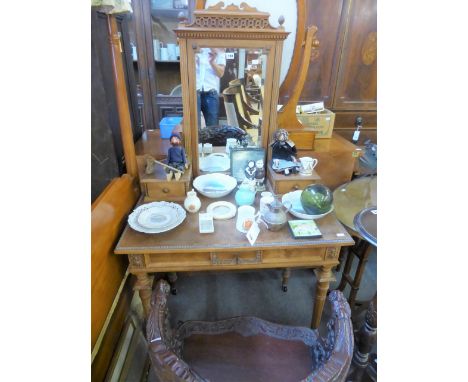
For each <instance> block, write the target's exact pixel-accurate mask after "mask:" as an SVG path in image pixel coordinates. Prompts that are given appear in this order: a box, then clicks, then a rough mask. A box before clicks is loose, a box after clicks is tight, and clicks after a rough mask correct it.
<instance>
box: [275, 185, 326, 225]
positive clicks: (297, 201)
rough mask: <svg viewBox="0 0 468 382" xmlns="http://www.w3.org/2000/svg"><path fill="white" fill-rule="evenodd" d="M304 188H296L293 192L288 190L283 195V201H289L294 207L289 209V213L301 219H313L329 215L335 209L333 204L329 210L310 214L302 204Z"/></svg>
mask: <svg viewBox="0 0 468 382" xmlns="http://www.w3.org/2000/svg"><path fill="white" fill-rule="evenodd" d="M302 191H303V190H296V191H293V192H288V193H287V194H284V195H283V198H282V201H283V203H284V202H286V201H288V202H290V203H291V204H292V208H291V209H290V210H289V213H290V214H291V215H293V216H295V217H297V218H299V219H312V220H317V219H320V218H323V217H324V216H326V215H328V214H329V213H330V212H332V211H333V204H332V207H331V208H330V210H329V211H328V212H325V213H324V214H320V215H309V214H307V213H306V212H305V211H304V208H302V204H301V194H302Z"/></svg>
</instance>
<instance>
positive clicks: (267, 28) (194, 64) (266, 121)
mask: <svg viewBox="0 0 468 382" xmlns="http://www.w3.org/2000/svg"><path fill="white" fill-rule="evenodd" d="M269 16H270V14H269V13H266V12H260V11H258V10H257V9H256V8H253V7H250V6H248V5H247V4H246V3H242V4H241V5H240V7H238V6H236V5H232V4H231V5H228V6H226V7H225V6H224V3H223V2H220V3H218V4H217V5H214V6H212V7H208V8H207V9H203V10H196V11H194V13H193V23H191V24H188V23H186V22H184V21H182V20H181V23H180V24H179V27H178V28H177V29H176V31H175V32H176V34H177V37H178V39H179V45H180V54H181V57H180V61H181V80H182V98H183V108H184V116H183V129H184V135H185V137H186V139H188V140H190V142H191V147H190V155H191V157H192V163H193V170H194V173H195V175H196V176H197V175H201V174H205V173H210V172H230V171H231V170H232V169H231V163H230V160H229V152H230V149H231V148H239V147H243V148H252V149H258V148H264V149H266V148H267V145H268V139H269V129H270V126H275V125H276V109H277V100H278V89H279V77H280V69H281V68H280V66H281V54H282V45H283V41H284V39H285V38H286V37H287V35H288V32H285V30H284V28H283V26H282V24H283V22H284V19H282V18H280V20H279V24H280V26H279V27H278V28H274V27H272V26H271V25H270V22H269Z"/></svg>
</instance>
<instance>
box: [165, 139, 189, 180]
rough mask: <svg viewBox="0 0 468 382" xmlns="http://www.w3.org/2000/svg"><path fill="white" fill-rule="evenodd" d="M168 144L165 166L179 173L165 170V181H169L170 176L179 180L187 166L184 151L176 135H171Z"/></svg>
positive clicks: (168, 169)
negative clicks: (169, 145)
mask: <svg viewBox="0 0 468 382" xmlns="http://www.w3.org/2000/svg"><path fill="white" fill-rule="evenodd" d="M170 143H171V147H170V148H169V150H168V151H167V164H168V165H169V166H171V167H174V168H176V169H177V170H180V171H181V172H178V171H174V170H171V169H170V168H166V169H165V170H166V173H167V179H168V180H171V179H172V175H173V174H174V176H175V179H176V180H179V179H180V177H181V176H182V174H183V173H184V171H185V168H186V164H187V158H186V156H185V149H184V148H183V147H182V146H181V138H180V135H179V134H177V133H175V134H172V135H171V138H170Z"/></svg>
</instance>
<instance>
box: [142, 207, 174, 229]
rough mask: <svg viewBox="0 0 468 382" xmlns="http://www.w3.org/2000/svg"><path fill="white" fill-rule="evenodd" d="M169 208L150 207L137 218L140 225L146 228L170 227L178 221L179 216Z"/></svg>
mask: <svg viewBox="0 0 468 382" xmlns="http://www.w3.org/2000/svg"><path fill="white" fill-rule="evenodd" d="M172 212H173V210H172V209H171V208H170V207H168V206H163V207H162V208H160V207H150V208H147V209H145V210H142V211H141V212H140V214H139V215H138V217H137V222H138V224H139V225H141V226H142V227H145V228H149V229H153V228H156V229H157V228H163V227H169V226H171V225H172V224H174V223H175V222H176V221H177V214H174V213H172Z"/></svg>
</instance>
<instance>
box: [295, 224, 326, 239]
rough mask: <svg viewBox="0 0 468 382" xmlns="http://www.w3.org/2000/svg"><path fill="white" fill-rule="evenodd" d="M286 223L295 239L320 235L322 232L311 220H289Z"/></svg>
mask: <svg viewBox="0 0 468 382" xmlns="http://www.w3.org/2000/svg"><path fill="white" fill-rule="evenodd" d="M288 224H289V229H290V230H291V234H292V235H293V237H294V238H295V239H306V238H307V239H311V238H318V237H322V233H321V232H320V230H319V228H318V227H317V224H316V223H315V221H313V220H289V221H288Z"/></svg>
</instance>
